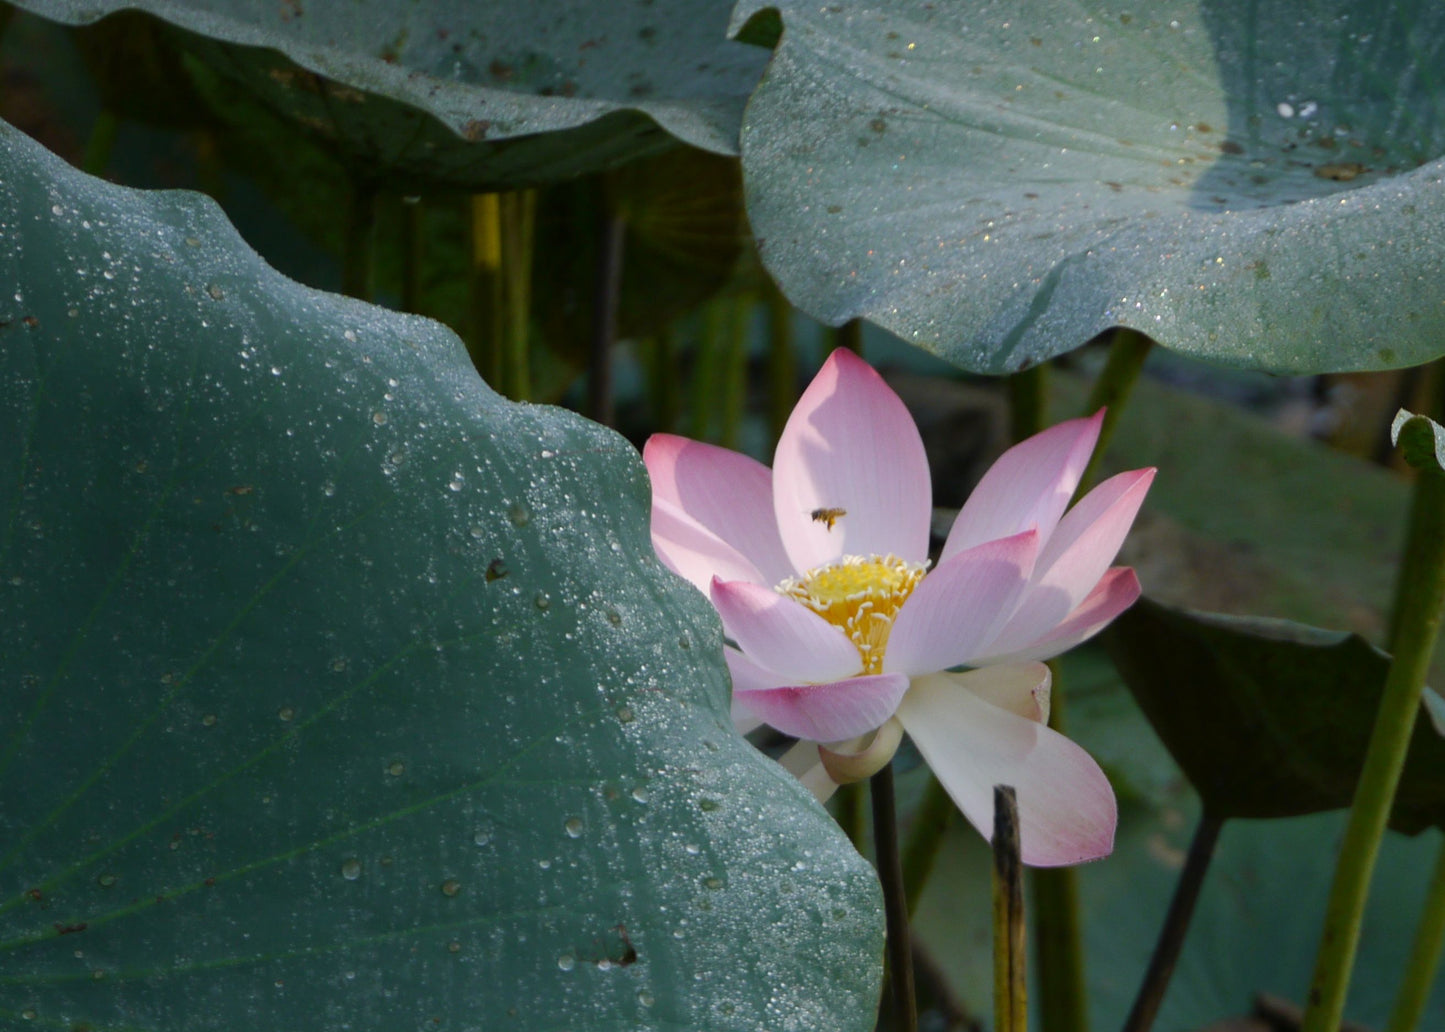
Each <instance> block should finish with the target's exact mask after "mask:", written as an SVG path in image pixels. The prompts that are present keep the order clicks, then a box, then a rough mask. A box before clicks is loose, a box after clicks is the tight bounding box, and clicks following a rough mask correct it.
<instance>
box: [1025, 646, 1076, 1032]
mask: <svg viewBox="0 0 1445 1032" xmlns="http://www.w3.org/2000/svg"><path fill="white" fill-rule="evenodd" d="M1049 669H1050V671H1051V672H1052V673H1053V692H1052V693H1051V698H1050V702H1049V727H1051V728H1053V729H1054V730H1055V731H1057V732H1059V733H1060V734H1067V730H1066V727H1067V723H1068V721H1067V715H1068V707H1067V706H1066V702H1067V700H1066V698H1065V692H1064V691H1063V687H1064V685H1063V679H1062V677H1061V676H1060V671H1059V665H1058V664H1057V663H1050V664H1049ZM1029 873H1030V881H1031V882H1032V884H1033V896H1034V937H1035V940H1036V942H1037V946H1036V947H1035V952H1034V962H1035V964H1036V965H1037V967H1038V988H1039V1008H1038V1009H1039V1017H1040V1021H1039V1026H1040V1028H1042V1029H1043V1032H1088V1029H1089V999H1088V990H1087V987H1086V983H1085V980H1084V945H1083V940H1084V931H1083V921H1082V919H1081V918H1080V917H1079V875H1078V871H1077V870H1076V869H1075V868H1073V867H1040V868H1035V869H1034V870H1032V871H1031V872H1029Z"/></svg>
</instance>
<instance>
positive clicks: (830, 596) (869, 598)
mask: <svg viewBox="0 0 1445 1032" xmlns="http://www.w3.org/2000/svg"><path fill="white" fill-rule="evenodd" d="M927 571H928V564H927V563H914V562H909V561H908V560H906V559H899V558H898V557H897V556H895V555H885V556H876V555H872V556H861V555H845V556H843V558H841V559H839V560H838V561H837V562H833V563H829V564H828V565H827V566H819V567H817V568H816V569H812V570H809V571H808V572H807V573H805V574H803V576H802V577H789V578H788V579H787V580H785V581H783V582H782V583H781V584H779V585H778V587H777V591H778V593H779V594H782V595H788V596H790V597H792V598H795V599H797V600H798V601H799V602H801V603H803V605H805V606H807V607H808V608H809V609H811V610H812V611H813V612H815V613H817V614H818V615H819V616H821V617H822V618H823V619H824V620H827V621H828V622H829V623H830V624H832V625H833V626H834V627H837V628H839V629H841V630H842V631H843V633H844V634H846V635H848V637H849V638H850V639H852V641H853V644H854V645H856V646H857V647H858V655H859V657H861V659H862V661H863V673H865V674H877V673H881V672H882V670H883V653H884V651H885V650H886V649H887V647H888V635H889V634H890V633H891V632H892V630H893V618H894V617H896V616H897V615H898V610H899V609H901V608H902V607H903V603H904V602H905V601H906V600H907V598H908V596H909V595H911V594H912V593H913V589H914V588H915V587H917V586H918V582H919V581H921V580H922V579H923V575H924V574H925V573H926V572H927Z"/></svg>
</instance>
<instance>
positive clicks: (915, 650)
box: [883, 530, 1039, 676]
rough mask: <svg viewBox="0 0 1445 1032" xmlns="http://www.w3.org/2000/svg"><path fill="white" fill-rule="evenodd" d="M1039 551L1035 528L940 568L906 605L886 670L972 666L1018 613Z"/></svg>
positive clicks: (890, 640)
mask: <svg viewBox="0 0 1445 1032" xmlns="http://www.w3.org/2000/svg"><path fill="white" fill-rule="evenodd" d="M1038 547H1039V535H1038V532H1037V531H1033V530H1029V531H1025V532H1024V533H1022V534H1016V535H1014V536H1013V537H1010V538H1004V539H1003V540H1001V541H988V542H985V543H984V544H982V545H977V546H975V547H973V548H970V549H968V550H967V551H965V552H960V553H958V554H957V555H955V556H953V557H952V558H950V559H949V560H948V561H947V562H944V563H941V564H939V567H938V569H936V570H934V571H932V572H931V573H929V574H927V575H926V576H925V577H924V578H923V580H921V581H920V582H919V583H918V586H917V587H916V588H914V589H913V593H912V594H911V595H909V596H908V600H907V601H906V602H904V603H903V608H902V610H900V611H899V613H898V616H897V617H896V619H895V622H894V625H893V630H892V633H891V634H890V635H889V637H888V647H887V650H886V651H885V652H884V654H883V669H884V670H886V671H895V670H896V671H900V672H902V673H905V674H910V675H914V676H916V675H920V674H931V673H933V672H935V671H938V670H946V669H947V668H948V667H951V666H957V665H958V664H960V663H967V662H969V661H970V660H971V659H972V657H974V656H975V655H977V654H978V650H979V648H980V647H981V646H983V645H985V644H986V643H987V642H989V641H991V640H992V639H993V638H994V637H995V636H996V635H997V633H998V630H999V628H1000V627H1002V626H1003V624H1004V621H1006V620H1007V619H1008V617H1009V614H1010V613H1012V612H1013V611H1014V607H1015V605H1017V603H1018V600H1019V596H1020V594H1021V593H1022V592H1023V590H1024V588H1025V587H1026V586H1027V584H1028V582H1029V575H1030V574H1031V573H1032V572H1033V565H1034V558H1035V557H1036V556H1037V555H1038Z"/></svg>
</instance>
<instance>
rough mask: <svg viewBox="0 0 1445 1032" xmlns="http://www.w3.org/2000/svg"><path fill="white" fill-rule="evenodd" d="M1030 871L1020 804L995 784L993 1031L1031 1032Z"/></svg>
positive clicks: (1010, 791) (1006, 788)
mask: <svg viewBox="0 0 1445 1032" xmlns="http://www.w3.org/2000/svg"><path fill="white" fill-rule="evenodd" d="M1023 875H1024V871H1023V859H1022V857H1021V856H1020V853H1019V804H1018V797H1017V795H1016V794H1015V792H1014V790H1013V788H1012V787H1011V786H1008V785H995V786H993V1027H994V1032H1028V1028H1029V1012H1028V983H1027V981H1026V980H1025V977H1024V970H1025V951H1024V878H1023Z"/></svg>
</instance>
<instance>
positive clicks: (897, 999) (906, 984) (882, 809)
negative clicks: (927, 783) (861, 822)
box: [868, 763, 918, 1032]
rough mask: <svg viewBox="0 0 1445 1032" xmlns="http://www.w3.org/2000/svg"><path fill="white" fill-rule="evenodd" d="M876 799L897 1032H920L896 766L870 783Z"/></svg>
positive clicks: (876, 846)
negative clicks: (901, 857)
mask: <svg viewBox="0 0 1445 1032" xmlns="http://www.w3.org/2000/svg"><path fill="white" fill-rule="evenodd" d="M868 789H869V794H870V795H871V796H872V798H873V846H874V850H875V852H876V863H877V864H878V880H879V881H880V882H882V884H883V912H884V917H885V919H886V921H887V927H888V979H889V983H888V984H889V987H890V988H889V992H890V995H891V996H892V997H893V1032H918V1000H917V997H916V996H915V995H914V992H913V945H912V943H911V942H910V940H909V937H908V901H907V900H906V899H904V896H903V868H902V865H901V864H900V863H899V860H898V813H897V807H896V805H895V803H894V799H893V764H891V763H890V764H888V765H887V766H886V767H884V768H883V769H882V770H880V771H879V772H878V773H877V774H874V775H873V777H871V778H870V779H869V780H868Z"/></svg>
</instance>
